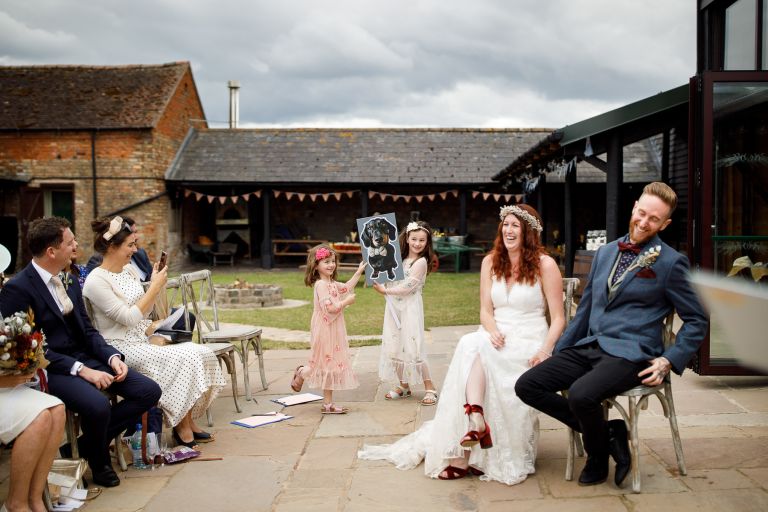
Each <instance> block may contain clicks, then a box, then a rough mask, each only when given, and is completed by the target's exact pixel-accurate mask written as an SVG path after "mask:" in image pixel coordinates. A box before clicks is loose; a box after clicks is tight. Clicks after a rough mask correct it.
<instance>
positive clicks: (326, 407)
mask: <svg viewBox="0 0 768 512" xmlns="http://www.w3.org/2000/svg"><path fill="white" fill-rule="evenodd" d="M348 411H349V409H347V408H346V407H339V406H338V405H336V404H334V403H330V404H323V406H322V408H321V409H320V414H347V412H348Z"/></svg>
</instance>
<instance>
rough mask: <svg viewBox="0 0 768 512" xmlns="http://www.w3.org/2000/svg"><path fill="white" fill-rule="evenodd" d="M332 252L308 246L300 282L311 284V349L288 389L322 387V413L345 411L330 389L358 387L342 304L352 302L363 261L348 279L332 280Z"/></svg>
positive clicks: (333, 267)
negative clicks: (351, 360) (344, 281)
mask: <svg viewBox="0 0 768 512" xmlns="http://www.w3.org/2000/svg"><path fill="white" fill-rule="evenodd" d="M336 260H337V255H336V252H335V251H334V250H333V249H331V248H330V247H329V246H328V245H326V244H320V245H317V246H315V247H313V248H312V249H310V250H309V254H308V255H307V273H306V275H305V276H304V283H305V284H306V285H307V286H312V287H313V288H314V298H313V303H314V307H315V309H314V311H313V312H312V322H311V327H310V344H311V345H312V352H311V354H310V356H309V361H308V362H307V364H306V365H302V366H299V367H298V368H296V372H295V373H294V374H293V380H292V381H291V389H293V390H294V391H296V392H298V391H301V387H302V385H303V384H304V380H307V381H308V386H309V387H310V388H320V389H322V390H323V408H322V411H321V412H322V413H323V414H345V413H346V412H347V408H346V407H340V406H338V405H336V404H334V403H333V392H334V390H341V389H354V388H356V387H358V385H359V384H358V382H357V376H356V375H355V374H354V372H353V371H352V366H351V364H350V361H349V344H348V343H347V328H346V325H345V324H344V308H345V307H347V306H350V305H352V304H353V303H354V302H355V293H354V289H355V285H356V284H357V281H358V280H359V279H360V276H361V275H362V273H363V271H364V270H365V265H366V263H365V262H364V261H363V262H361V263H360V266H359V267H358V268H357V270H356V271H355V275H353V276H352V279H350V280H349V281H347V282H346V283H344V284H342V283H339V282H337V281H336Z"/></svg>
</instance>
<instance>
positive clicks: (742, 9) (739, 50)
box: [724, 0, 757, 70]
mask: <svg viewBox="0 0 768 512" xmlns="http://www.w3.org/2000/svg"><path fill="white" fill-rule="evenodd" d="M755 1H756V0H736V2H734V3H733V4H731V6H730V7H728V8H727V9H726V10H725V61H724V68H725V69H726V70H737V69H755V41H756V39H755V37H756V33H755V26H756V23H755V13H756V6H757V4H756V3H755Z"/></svg>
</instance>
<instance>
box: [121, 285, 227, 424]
mask: <svg viewBox="0 0 768 512" xmlns="http://www.w3.org/2000/svg"><path fill="white" fill-rule="evenodd" d="M107 273H108V274H109V276H110V279H111V280H112V282H113V283H114V284H116V285H117V286H116V288H117V289H119V290H120V291H121V292H122V293H123V295H124V296H125V299H126V300H127V304H128V305H129V306H132V305H133V304H135V303H136V302H137V301H138V300H139V299H140V298H141V297H142V296H143V295H144V288H143V286H142V285H141V283H140V282H139V281H138V280H137V279H136V278H135V277H134V276H133V275H131V274H130V273H129V272H128V271H127V270H123V271H122V272H120V273H119V274H115V273H112V272H107ZM151 323H152V322H151V320H149V319H147V318H145V319H143V320H142V321H140V322H139V323H138V324H136V325H135V326H133V327H131V328H130V329H128V332H127V333H126V339H124V340H120V339H107V340H106V341H107V343H109V344H110V345H112V346H113V347H115V348H116V349H118V350H119V351H120V352H122V353H123V354H124V355H125V363H126V364H127V365H128V367H129V368H132V369H134V370H136V371H137V372H139V373H141V374H143V375H146V376H147V377H149V378H151V379H152V380H154V381H155V382H157V383H158V384H159V385H160V388H161V389H162V390H163V394H162V396H161V397H160V407H161V408H162V409H163V412H164V413H165V414H164V416H165V419H166V422H167V423H168V424H169V425H171V426H175V425H178V424H179V422H180V421H181V419H182V418H183V417H184V416H185V415H186V414H187V412H189V411H190V410H191V411H192V417H193V418H197V417H199V416H201V415H202V414H203V413H204V412H205V410H206V409H207V408H208V406H209V405H210V404H211V402H213V400H214V398H216V396H217V395H218V394H219V391H220V390H221V388H223V387H224V386H225V385H226V381H225V380H224V376H223V375H222V373H221V368H220V367H219V363H218V360H217V359H216V356H215V355H214V353H213V351H212V350H211V349H210V348H208V347H206V346H205V345H200V344H197V343H178V344H175V345H165V346H158V345H152V344H151V343H149V340H148V339H147V336H146V335H145V334H144V333H145V332H146V330H147V327H148V326H149V324H151Z"/></svg>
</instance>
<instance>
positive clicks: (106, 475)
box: [91, 464, 120, 487]
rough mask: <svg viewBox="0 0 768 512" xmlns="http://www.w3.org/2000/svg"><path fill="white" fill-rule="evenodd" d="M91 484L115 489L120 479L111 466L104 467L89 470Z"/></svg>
mask: <svg viewBox="0 0 768 512" xmlns="http://www.w3.org/2000/svg"><path fill="white" fill-rule="evenodd" d="M91 474H92V475H93V483H95V484H96V485H100V486H102V487H117V486H118V485H120V479H119V478H118V477H117V473H115V470H114V469H112V466H110V465H108V464H107V465H105V466H100V467H97V468H91Z"/></svg>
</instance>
